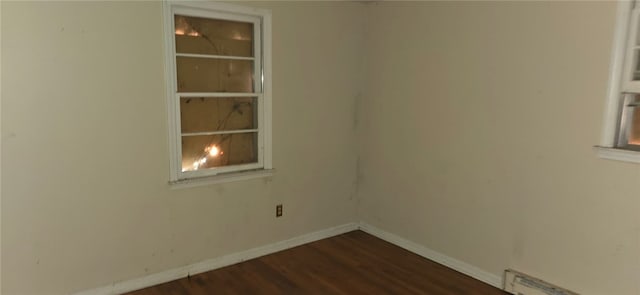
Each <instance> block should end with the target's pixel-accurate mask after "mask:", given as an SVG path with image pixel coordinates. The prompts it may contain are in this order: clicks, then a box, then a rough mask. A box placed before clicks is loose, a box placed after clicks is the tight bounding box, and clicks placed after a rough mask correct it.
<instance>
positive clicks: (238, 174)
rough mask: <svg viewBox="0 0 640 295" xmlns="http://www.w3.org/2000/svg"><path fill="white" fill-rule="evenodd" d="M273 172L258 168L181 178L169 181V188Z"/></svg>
mask: <svg viewBox="0 0 640 295" xmlns="http://www.w3.org/2000/svg"><path fill="white" fill-rule="evenodd" d="M274 174H275V169H260V170H253V171H244V172H235V173H228V174H219V175H212V176H205V177H198V178H189V179H181V180H176V181H169V184H170V185H171V189H183V188H190V187H197V186H205V185H210V184H216V183H225V182H232V181H241V180H248V179H254V178H262V177H271V176H273V175H274Z"/></svg>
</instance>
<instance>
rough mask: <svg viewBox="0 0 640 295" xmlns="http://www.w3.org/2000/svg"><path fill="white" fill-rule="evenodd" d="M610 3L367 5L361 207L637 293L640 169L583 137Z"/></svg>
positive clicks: (466, 254) (594, 128) (481, 252)
mask: <svg viewBox="0 0 640 295" xmlns="http://www.w3.org/2000/svg"><path fill="white" fill-rule="evenodd" d="M615 8H616V3H615V2H613V1H610V2H573V1H568V2H471V3H470V2H449V3H442V2H430V3H420V2H411V3H388V2H387V3H376V4H371V5H369V6H368V15H367V19H368V23H367V39H366V46H365V48H366V49H367V51H366V53H367V59H366V66H367V70H366V80H365V81H366V90H367V91H366V93H365V96H364V97H365V99H363V102H362V104H361V106H362V116H363V118H362V121H363V130H362V134H361V135H362V140H361V147H360V151H361V152H360V153H361V155H360V156H361V160H360V163H361V167H360V171H359V174H360V175H359V196H360V199H361V205H360V206H359V209H358V212H359V217H360V218H361V219H363V220H364V221H366V222H368V223H371V224H373V225H374V226H377V227H380V228H382V229H385V230H387V231H390V232H392V233H395V234H397V235H399V236H402V237H404V238H407V239H409V240H412V241H414V242H417V243H419V244H422V245H425V246H426V247H428V248H431V249H434V250H436V251H439V252H441V253H444V254H447V255H449V256H451V257H454V258H456V259H459V260H462V261H464V262H467V263H469V264H472V265H475V266H478V267H480V268H482V269H484V270H486V271H489V272H491V273H494V274H496V275H500V274H501V272H502V270H503V269H505V268H507V267H512V268H515V269H518V270H521V271H524V272H528V273H530V274H532V275H536V276H538V277H541V278H543V279H546V280H549V281H551V282H554V283H557V284H559V285H561V286H564V287H567V288H570V289H572V290H575V291H577V292H580V293H583V294H602V295H613V294H616V295H619V294H639V293H640V285H639V283H638V277H639V276H640V242H639V238H640V236H639V234H640V214H638V212H640V195H639V194H638V183H639V181H640V169H639V166H638V165H634V164H627V163H621V162H614V161H609V160H602V159H598V158H597V156H596V155H595V153H594V152H593V151H592V148H591V147H592V146H593V145H595V144H598V142H599V138H600V132H601V125H602V115H603V108H604V101H605V95H606V87H607V76H608V67H609V60H610V50H611V45H612V38H613V29H614V28H613V26H614V20H615Z"/></svg>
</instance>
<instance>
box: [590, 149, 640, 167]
mask: <svg viewBox="0 0 640 295" xmlns="http://www.w3.org/2000/svg"><path fill="white" fill-rule="evenodd" d="M593 149H594V150H595V151H596V153H598V157H600V158H603V159H608V160H615V161H623V162H630V163H640V152H637V151H630V150H623V149H617V148H612V147H603V146H594V147H593Z"/></svg>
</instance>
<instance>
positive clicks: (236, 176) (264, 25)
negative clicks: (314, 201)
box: [163, 1, 273, 187]
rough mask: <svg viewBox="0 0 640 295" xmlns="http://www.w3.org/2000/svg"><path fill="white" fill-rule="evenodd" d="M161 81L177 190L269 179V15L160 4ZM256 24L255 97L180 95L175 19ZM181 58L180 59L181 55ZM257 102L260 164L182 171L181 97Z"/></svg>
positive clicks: (243, 9)
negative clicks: (163, 89)
mask: <svg viewBox="0 0 640 295" xmlns="http://www.w3.org/2000/svg"><path fill="white" fill-rule="evenodd" d="M163 6H164V7H163V8H164V40H165V81H166V84H167V89H166V91H167V95H166V96H167V112H168V122H169V124H168V128H169V151H170V165H169V166H170V179H169V183H171V184H173V185H174V186H175V187H190V186H195V185H202V184H209V183H217V182H227V181H235V180H244V179H250V178H256V177H264V176H269V175H271V174H272V171H273V170H272V169H273V167H272V162H271V161H272V157H271V141H272V140H271V138H272V137H271V134H272V133H271V12H270V11H269V10H265V9H259V8H251V7H244V6H238V5H232V4H226V3H217V2H185V1H164V5H163ZM176 14H179V15H186V16H194V17H203V18H212V19H222V20H231V21H242V22H251V23H253V24H254V52H255V56H254V58H252V59H251V60H254V65H255V70H254V81H255V85H254V89H255V90H254V91H255V92H253V93H217V92H212V93H178V92H177V89H178V88H177V85H176V84H177V71H176V56H177V54H176V49H175V27H174V15H176ZM181 55H182V54H181ZM189 96H193V97H255V98H257V99H256V101H257V110H258V116H257V117H258V128H257V133H258V135H257V138H258V162H257V163H249V164H242V165H231V166H223V167H216V168H210V169H201V170H195V171H182V144H181V140H182V135H183V134H182V132H181V127H180V97H189Z"/></svg>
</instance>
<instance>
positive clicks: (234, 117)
mask: <svg viewBox="0 0 640 295" xmlns="http://www.w3.org/2000/svg"><path fill="white" fill-rule="evenodd" d="M257 114H258V111H257V100H256V98H254V97H181V98H180V124H181V128H182V133H189V132H212V131H222V130H241V129H257V128H258V124H257V121H258V118H257Z"/></svg>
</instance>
